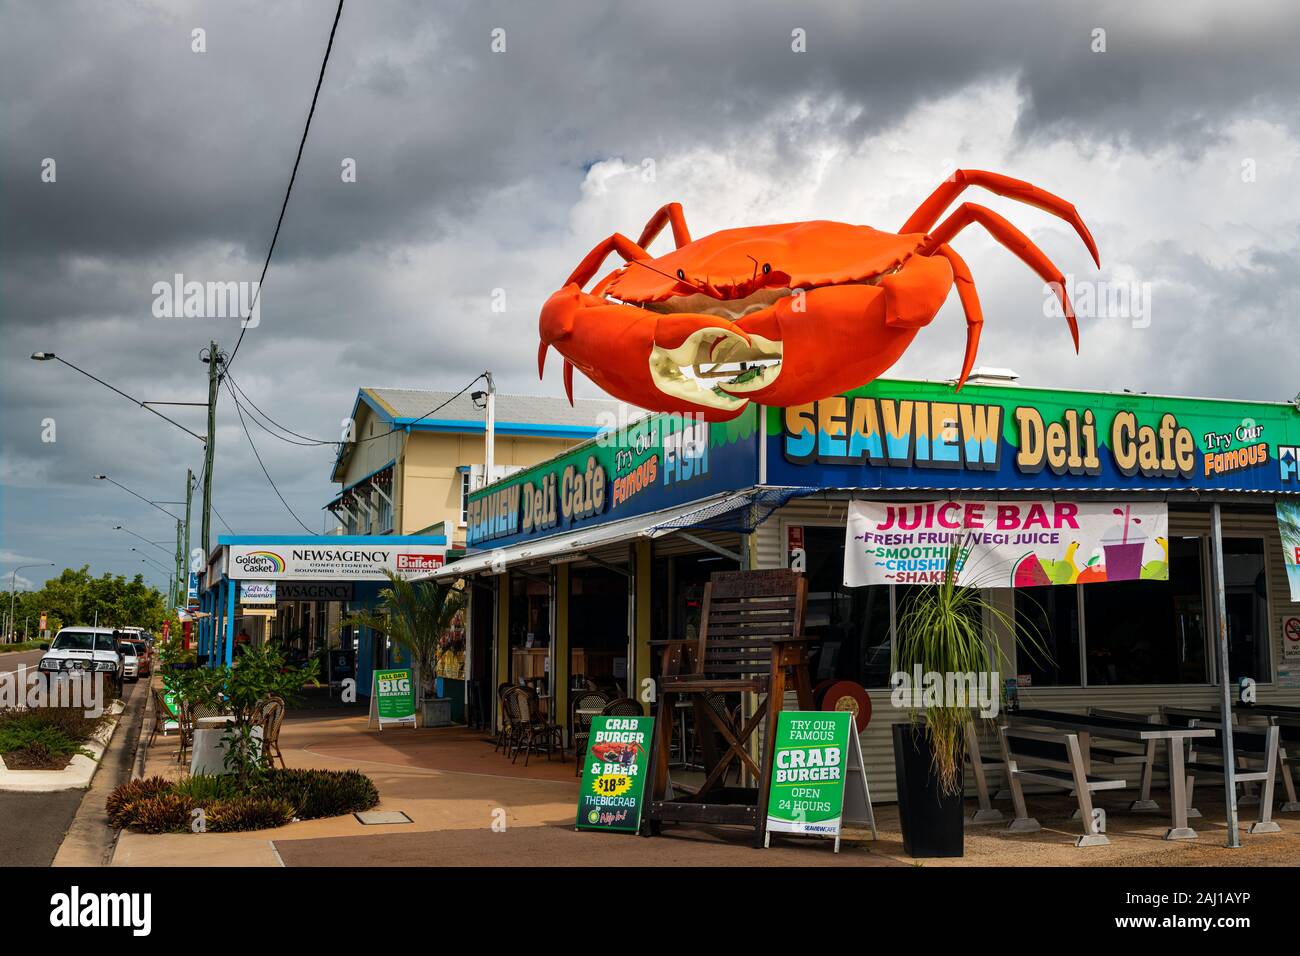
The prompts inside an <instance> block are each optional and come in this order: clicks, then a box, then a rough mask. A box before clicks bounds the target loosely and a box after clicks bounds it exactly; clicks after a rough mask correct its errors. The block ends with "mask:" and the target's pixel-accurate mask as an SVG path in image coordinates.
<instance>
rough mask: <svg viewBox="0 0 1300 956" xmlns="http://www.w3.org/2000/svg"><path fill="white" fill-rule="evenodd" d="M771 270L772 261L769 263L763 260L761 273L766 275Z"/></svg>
mask: <svg viewBox="0 0 1300 956" xmlns="http://www.w3.org/2000/svg"><path fill="white" fill-rule="evenodd" d="M771 271H772V263H770V262H764V263H763V275H767V274H768V273H769V272H771Z"/></svg>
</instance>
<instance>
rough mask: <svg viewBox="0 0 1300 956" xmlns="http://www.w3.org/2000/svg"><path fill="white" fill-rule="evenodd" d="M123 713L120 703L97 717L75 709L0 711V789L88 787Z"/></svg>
mask: <svg viewBox="0 0 1300 956" xmlns="http://www.w3.org/2000/svg"><path fill="white" fill-rule="evenodd" d="M121 711H122V705H121V702H120V701H114V702H113V704H112V706H111V707H110V708H109V709H108V710H107V711H105V712H104V713H103V714H102V715H101V716H99V717H87V716H85V712H84V711H83V710H82V709H81V708H79V707H36V708H21V709H7V710H0V790H23V791H33V792H47V791H52V790H71V789H77V788H81V787H86V786H89V784H90V778H91V777H92V776H94V773H95V769H96V767H97V766H98V761H99V758H100V757H101V756H102V755H103V753H104V749H105V748H106V747H107V746H108V742H109V740H111V739H112V736H113V731H114V729H115V728H116V727H117V716H118V715H119V714H120V713H121Z"/></svg>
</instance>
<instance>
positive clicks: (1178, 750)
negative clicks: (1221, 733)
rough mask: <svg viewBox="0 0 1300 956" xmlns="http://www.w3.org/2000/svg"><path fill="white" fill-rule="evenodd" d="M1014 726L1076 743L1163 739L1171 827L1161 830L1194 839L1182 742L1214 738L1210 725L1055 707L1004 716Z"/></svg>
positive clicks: (1172, 836)
mask: <svg viewBox="0 0 1300 956" xmlns="http://www.w3.org/2000/svg"><path fill="white" fill-rule="evenodd" d="M1007 717H1008V720H1009V721H1010V722H1011V723H1012V724H1015V725H1019V726H1031V727H1051V728H1054V729H1056V730H1067V731H1070V732H1071V733H1076V734H1078V735H1079V742H1080V744H1084V741H1085V740H1087V739H1089V738H1091V737H1101V738H1103V739H1106V740H1125V741H1128V742H1130V743H1142V744H1145V743H1148V742H1149V741H1153V740H1154V741H1158V740H1164V741H1166V742H1167V744H1168V747H1169V799H1170V803H1171V804H1172V806H1171V807H1170V816H1171V821H1170V822H1171V823H1172V826H1170V828H1169V829H1168V830H1166V831H1165V839H1166V840H1195V839H1196V831H1195V830H1193V829H1192V828H1191V827H1190V826H1188V825H1187V774H1186V772H1185V770H1184V766H1183V764H1184V761H1183V743H1184V741H1186V740H1189V739H1194V738H1205V737H1214V736H1216V735H1217V733H1218V731H1216V730H1214V729H1213V728H1211V727H1178V726H1175V725H1174V724H1164V723H1146V722H1144V721H1139V720H1121V719H1118V718H1114V717H1089V716H1087V715H1084V714H1067V713H1063V712H1061V711H1055V710H1016V711H1012V712H1011V713H1010V714H1008V715H1007Z"/></svg>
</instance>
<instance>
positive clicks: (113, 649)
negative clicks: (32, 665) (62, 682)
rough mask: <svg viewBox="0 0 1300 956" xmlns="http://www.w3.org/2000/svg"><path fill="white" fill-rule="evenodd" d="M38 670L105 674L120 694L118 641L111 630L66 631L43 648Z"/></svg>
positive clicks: (121, 671)
mask: <svg viewBox="0 0 1300 956" xmlns="http://www.w3.org/2000/svg"><path fill="white" fill-rule="evenodd" d="M41 650H43V651H45V654H44V655H43V656H42V657H41V662H40V664H38V665H37V666H38V668H39V669H40V670H42V671H45V672H46V673H61V674H88V673H100V674H104V675H105V676H106V677H107V679H108V681H109V683H110V684H111V685H112V689H113V692H114V693H115V694H120V693H121V691H122V681H123V679H124V677H125V675H124V670H125V662H124V659H123V655H122V646H121V640H120V639H119V638H118V636H117V633H116V632H115V631H114V630H113V629H112V628H110V627H65V628H62V629H61V630H60V631H59V633H58V634H56V635H54V640H53V642H51V643H49V644H42V645H41Z"/></svg>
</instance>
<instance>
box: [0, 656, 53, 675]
mask: <svg viewBox="0 0 1300 956" xmlns="http://www.w3.org/2000/svg"><path fill="white" fill-rule="evenodd" d="M44 653H45V652H44V651H13V652H11V653H9V654H0V672H4V671H16V670H18V665H19V664H26V665H27V666H28V667H35V666H36V665H37V664H39V663H40V662H41V655H43V654H44Z"/></svg>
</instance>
